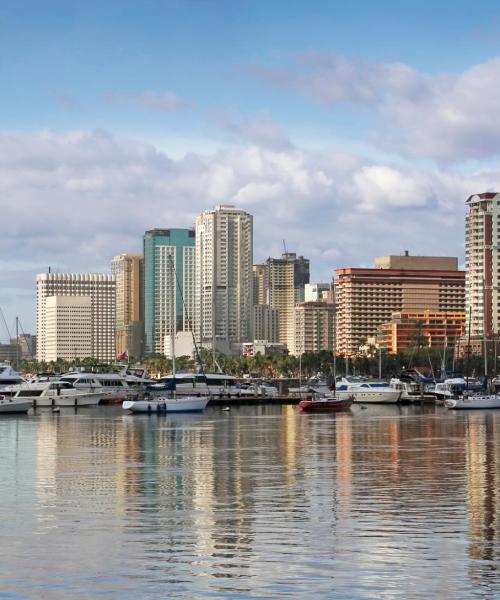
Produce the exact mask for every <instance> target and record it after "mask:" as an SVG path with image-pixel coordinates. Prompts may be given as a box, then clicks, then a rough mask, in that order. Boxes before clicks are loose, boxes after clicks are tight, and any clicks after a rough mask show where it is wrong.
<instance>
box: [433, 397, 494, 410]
mask: <svg viewBox="0 0 500 600" xmlns="http://www.w3.org/2000/svg"><path fill="white" fill-rule="evenodd" d="M444 405H445V406H446V408H451V409H455V410H459V409H463V410H471V409H480V408H483V409H484V408H500V395H498V394H492V395H490V396H466V397H461V398H448V399H446V400H445V401H444Z"/></svg>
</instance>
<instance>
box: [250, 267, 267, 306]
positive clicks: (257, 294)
mask: <svg viewBox="0 0 500 600" xmlns="http://www.w3.org/2000/svg"><path fill="white" fill-rule="evenodd" d="M253 303H254V304H266V265H254V266H253Z"/></svg>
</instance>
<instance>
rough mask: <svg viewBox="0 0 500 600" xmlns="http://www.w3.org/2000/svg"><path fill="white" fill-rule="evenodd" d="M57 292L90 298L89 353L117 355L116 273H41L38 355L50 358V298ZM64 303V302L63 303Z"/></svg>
mask: <svg viewBox="0 0 500 600" xmlns="http://www.w3.org/2000/svg"><path fill="white" fill-rule="evenodd" d="M53 296H78V297H80V296H87V297H89V298H90V306H91V322H90V335H91V340H92V347H91V352H90V355H89V356H92V357H93V358H97V359H98V360H102V361H112V360H114V358H115V327H116V286H115V279H114V277H113V275H108V274H104V273H39V274H38V275H37V277H36V303H37V308H36V310H37V359H38V360H40V361H41V360H49V359H48V358H47V356H48V354H47V352H48V349H49V347H48V338H47V334H48V329H47V299H48V298H50V297H53ZM61 306H62V305H61Z"/></svg>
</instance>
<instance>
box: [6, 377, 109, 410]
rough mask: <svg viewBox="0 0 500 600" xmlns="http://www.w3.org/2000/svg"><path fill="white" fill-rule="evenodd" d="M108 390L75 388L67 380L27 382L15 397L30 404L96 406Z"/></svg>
mask: <svg viewBox="0 0 500 600" xmlns="http://www.w3.org/2000/svg"><path fill="white" fill-rule="evenodd" d="M105 394H106V392H105V391H104V392H103V391H101V390H94V391H87V390H85V389H78V388H75V387H74V386H73V385H71V383H68V382H67V381H61V380H60V381H49V382H45V383H43V382H42V383H26V384H24V385H22V386H21V387H20V388H19V389H18V391H17V392H16V394H15V396H14V399H15V400H16V399H19V400H20V399H22V400H23V401H25V402H29V403H30V406H35V407H37V406H74V407H80V406H95V405H97V404H99V402H100V401H101V400H102V398H103V395H105Z"/></svg>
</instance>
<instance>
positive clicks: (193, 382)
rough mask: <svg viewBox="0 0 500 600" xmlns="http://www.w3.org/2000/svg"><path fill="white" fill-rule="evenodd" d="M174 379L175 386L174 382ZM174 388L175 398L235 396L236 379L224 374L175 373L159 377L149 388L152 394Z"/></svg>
mask: <svg viewBox="0 0 500 600" xmlns="http://www.w3.org/2000/svg"><path fill="white" fill-rule="evenodd" d="M174 379H175V386H174V381H173V380H174ZM174 387H175V390H176V395H177V396H210V395H212V396H220V395H221V394H222V395H224V396H236V395H238V388H237V385H236V378H235V377H233V376H232V375H226V374H224V373H206V374H202V373H176V374H175V375H166V376H165V377H161V378H160V379H159V380H158V382H157V383H156V384H154V385H152V386H150V388H149V389H150V390H151V392H152V393H153V394H155V393H163V392H164V391H166V390H169V389H173V388H174Z"/></svg>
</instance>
